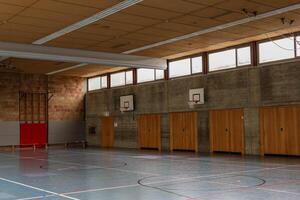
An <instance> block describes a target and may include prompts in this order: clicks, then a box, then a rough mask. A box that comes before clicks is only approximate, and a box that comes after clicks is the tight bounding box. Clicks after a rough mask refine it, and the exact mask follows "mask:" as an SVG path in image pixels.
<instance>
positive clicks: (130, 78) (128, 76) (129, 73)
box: [126, 70, 133, 85]
mask: <svg viewBox="0 0 300 200" xmlns="http://www.w3.org/2000/svg"><path fill="white" fill-rule="evenodd" d="M129 84H133V72H132V70H130V71H127V72H126V85H129Z"/></svg>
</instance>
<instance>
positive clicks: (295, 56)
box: [256, 32, 300, 65]
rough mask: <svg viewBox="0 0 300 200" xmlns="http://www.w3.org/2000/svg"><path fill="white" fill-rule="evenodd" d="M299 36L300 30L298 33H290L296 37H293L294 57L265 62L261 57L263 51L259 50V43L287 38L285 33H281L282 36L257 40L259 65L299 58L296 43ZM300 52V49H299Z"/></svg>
mask: <svg viewBox="0 0 300 200" xmlns="http://www.w3.org/2000/svg"><path fill="white" fill-rule="evenodd" d="M297 36H300V32H298V33H291V35H290V37H294V39H293V41H294V57H293V58H286V59H280V60H273V61H269V62H264V63H261V62H260V59H259V58H260V54H261V52H260V51H259V45H260V44H261V43H265V42H272V41H274V40H279V39H285V38H283V37H284V36H283V35H280V36H275V37H270V38H267V39H263V40H259V41H257V45H256V52H257V54H256V56H257V65H269V64H274V63H279V62H282V61H290V60H294V59H297V58H299V57H300V55H299V56H297V44H296V37H297ZM299 52H300V49H299Z"/></svg>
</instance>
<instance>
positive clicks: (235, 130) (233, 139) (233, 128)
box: [228, 109, 245, 154]
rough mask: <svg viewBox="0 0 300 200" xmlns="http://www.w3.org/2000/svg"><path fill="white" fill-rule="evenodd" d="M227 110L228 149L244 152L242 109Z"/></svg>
mask: <svg viewBox="0 0 300 200" xmlns="http://www.w3.org/2000/svg"><path fill="white" fill-rule="evenodd" d="M228 112H229V130H230V133H229V135H230V151H231V152H241V153H242V154H244V151H245V148H244V111H243V109H233V110H230V111H228Z"/></svg>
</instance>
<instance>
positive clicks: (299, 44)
mask: <svg viewBox="0 0 300 200" xmlns="http://www.w3.org/2000/svg"><path fill="white" fill-rule="evenodd" d="M295 42H296V50H297V56H300V36H297V37H296V38H295Z"/></svg>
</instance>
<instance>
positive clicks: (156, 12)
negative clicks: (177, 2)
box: [124, 4, 181, 21]
mask: <svg viewBox="0 0 300 200" xmlns="http://www.w3.org/2000/svg"><path fill="white" fill-rule="evenodd" d="M124 12H125V13H128V14H132V15H138V16H143V17H148V18H153V19H159V20H161V21H163V20H167V19H171V18H174V17H177V16H179V15H181V13H178V12H172V11H168V10H165V9H159V8H153V7H150V6H145V5H140V4H136V5H134V6H131V7H129V8H127V9H125V10H124Z"/></svg>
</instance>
